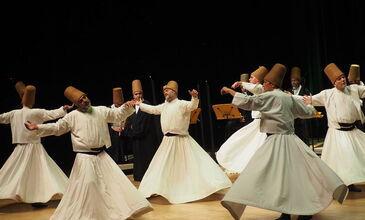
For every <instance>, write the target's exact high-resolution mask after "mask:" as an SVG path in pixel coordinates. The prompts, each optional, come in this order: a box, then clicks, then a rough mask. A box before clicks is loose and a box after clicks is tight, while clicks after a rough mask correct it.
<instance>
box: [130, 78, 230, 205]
mask: <svg viewBox="0 0 365 220" xmlns="http://www.w3.org/2000/svg"><path fill="white" fill-rule="evenodd" d="M189 93H190V95H191V101H185V100H180V99H178V97H177V94H178V84H177V82H175V81H169V82H168V83H167V85H165V86H164V87H163V94H164V96H165V102H164V103H162V104H160V105H157V106H152V105H148V104H145V103H141V102H136V105H138V104H139V107H140V110H141V111H144V112H147V113H150V114H155V115H161V128H162V132H163V134H164V137H163V139H162V142H161V144H160V146H159V148H158V150H157V152H156V153H155V155H154V157H153V159H152V161H151V163H150V165H149V167H148V169H147V171H146V173H145V175H144V176H143V179H142V181H141V184H140V185H139V188H138V190H139V192H141V193H142V194H143V195H144V196H145V197H150V196H151V195H153V194H158V195H161V196H163V197H165V198H166V199H167V200H168V201H169V202H170V203H186V202H191V201H195V200H199V199H203V198H205V197H207V196H209V195H211V194H213V193H214V192H216V191H219V190H221V189H224V188H228V187H230V186H231V185H232V183H231V181H230V179H229V178H228V177H227V175H226V174H225V173H224V172H223V171H222V169H221V168H220V167H219V166H218V164H217V163H216V162H215V161H214V160H213V159H212V158H211V157H210V156H209V154H208V153H207V152H205V151H204V149H202V148H201V147H200V146H199V144H198V143H197V142H196V141H195V140H194V139H193V138H192V137H191V136H190V135H189V132H188V128H189V121H190V114H191V111H193V110H194V109H196V108H197V107H198V104H199V99H198V92H197V91H196V90H195V89H193V90H191V91H190V90H189Z"/></svg>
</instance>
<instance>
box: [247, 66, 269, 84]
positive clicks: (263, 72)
mask: <svg viewBox="0 0 365 220" xmlns="http://www.w3.org/2000/svg"><path fill="white" fill-rule="evenodd" d="M267 73H268V70H267V69H266V67H264V66H259V68H257V70H255V71H253V72H252V73H251V75H252V76H254V77H256V78H257V79H258V80H259V81H260V83H261V84H262V83H263V82H264V77H265V75H266V74H267Z"/></svg>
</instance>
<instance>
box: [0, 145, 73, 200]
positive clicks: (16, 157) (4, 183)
mask: <svg viewBox="0 0 365 220" xmlns="http://www.w3.org/2000/svg"><path fill="white" fill-rule="evenodd" d="M67 183H68V178H67V176H66V175H65V174H64V173H63V171H62V170H61V169H60V168H59V167H58V166H57V164H56V163H55V162H54V161H53V160H52V158H51V157H50V156H49V155H48V154H47V152H46V151H45V149H44V148H43V146H42V144H41V143H36V144H21V145H20V144H18V145H17V146H16V147H15V149H14V151H13V153H12V154H11V155H10V157H9V158H8V160H7V161H6V162H5V164H4V166H3V167H2V168H1V170H0V199H13V200H15V201H18V202H25V203H36V202H41V203H46V202H47V201H49V200H51V198H52V197H53V196H55V195H59V196H61V195H62V194H63V193H64V192H65V190H66V186H67Z"/></svg>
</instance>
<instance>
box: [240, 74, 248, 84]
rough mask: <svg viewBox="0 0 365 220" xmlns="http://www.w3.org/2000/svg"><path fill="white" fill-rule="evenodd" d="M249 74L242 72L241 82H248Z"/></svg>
mask: <svg viewBox="0 0 365 220" xmlns="http://www.w3.org/2000/svg"><path fill="white" fill-rule="evenodd" d="M248 79H249V75H248V74H247V73H242V74H241V77H240V81H241V82H248Z"/></svg>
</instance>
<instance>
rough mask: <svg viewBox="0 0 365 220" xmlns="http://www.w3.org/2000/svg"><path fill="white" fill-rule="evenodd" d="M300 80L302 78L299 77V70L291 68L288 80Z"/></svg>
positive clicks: (295, 67)
mask: <svg viewBox="0 0 365 220" xmlns="http://www.w3.org/2000/svg"><path fill="white" fill-rule="evenodd" d="M301 78H302V76H301V70H300V68H299V67H297V66H294V67H293V68H291V72H290V79H296V80H300V79H301Z"/></svg>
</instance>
